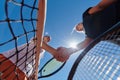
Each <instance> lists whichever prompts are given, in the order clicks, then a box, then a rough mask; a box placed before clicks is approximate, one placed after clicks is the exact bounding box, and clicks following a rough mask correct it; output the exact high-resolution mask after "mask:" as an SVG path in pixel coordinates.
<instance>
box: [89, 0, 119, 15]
mask: <svg viewBox="0 0 120 80" xmlns="http://www.w3.org/2000/svg"><path fill="white" fill-rule="evenodd" d="M116 1H117V0H102V1H101V2H99V3H98V4H97V5H96V6H94V7H93V8H91V9H90V10H89V11H88V13H89V14H94V13H96V12H99V11H102V10H104V9H105V8H107V7H108V6H110V5H111V4H114V3H115V2H116Z"/></svg>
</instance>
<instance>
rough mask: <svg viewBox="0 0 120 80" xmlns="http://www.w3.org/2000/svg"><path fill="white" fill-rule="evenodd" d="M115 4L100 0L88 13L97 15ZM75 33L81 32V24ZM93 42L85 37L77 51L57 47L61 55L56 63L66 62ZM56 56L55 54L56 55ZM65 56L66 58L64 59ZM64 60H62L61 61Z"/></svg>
mask: <svg viewBox="0 0 120 80" xmlns="http://www.w3.org/2000/svg"><path fill="white" fill-rule="evenodd" d="M115 2H117V0H102V1H101V2H99V3H98V4H97V5H96V6H94V7H93V8H91V9H90V10H89V11H88V13H89V14H94V13H97V12H99V11H102V10H104V9H105V8H107V7H108V6H110V5H111V4H114V3H115ZM76 31H83V25H82V24H81V23H79V24H78V25H77V26H76ZM92 41H93V39H92V38H89V37H86V38H85V40H84V41H83V42H81V43H79V44H78V45H77V47H78V48H77V49H73V48H65V47H59V48H58V49H59V50H58V52H60V53H61V54H58V56H59V57H56V59H57V60H58V61H66V60H67V59H68V58H69V56H70V55H71V54H73V53H75V52H77V51H79V50H81V49H84V48H86V47H87V46H88V45H89V44H90V43H91V42H92ZM56 54H57V53H56ZM64 56H67V57H64ZM63 58H64V59H63Z"/></svg>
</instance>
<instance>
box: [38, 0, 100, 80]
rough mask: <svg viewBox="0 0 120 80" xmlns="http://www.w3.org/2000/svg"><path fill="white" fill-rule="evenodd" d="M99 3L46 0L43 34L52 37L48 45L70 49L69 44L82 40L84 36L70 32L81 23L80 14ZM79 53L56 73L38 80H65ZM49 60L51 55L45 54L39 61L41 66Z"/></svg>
mask: <svg viewBox="0 0 120 80" xmlns="http://www.w3.org/2000/svg"><path fill="white" fill-rule="evenodd" d="M99 1H100V0H48V1H47V16H46V24H45V34H49V35H50V36H51V37H52V40H51V42H50V43H49V44H50V45H51V46H52V47H54V48H57V47H59V46H64V47H70V46H69V44H70V43H73V42H77V43H79V42H81V41H82V40H84V38H85V35H84V34H82V33H77V32H75V31H74V32H73V34H71V32H72V30H73V27H74V26H75V25H76V24H77V23H79V22H82V13H83V12H84V11H85V10H86V9H87V8H88V7H91V6H94V5H96V4H97V3H98V2H99ZM80 52H81V51H80ZM80 52H78V53H75V54H74V55H72V56H71V57H70V59H69V60H68V61H67V64H66V65H65V66H64V67H63V68H62V69H61V70H60V71H59V72H58V73H56V74H55V75H53V76H50V77H47V78H42V79H40V80H56V79H57V80H67V76H68V74H69V71H70V68H71V66H72V64H73V62H74V60H75V59H76V57H77V56H78V55H79V54H80ZM50 58H51V55H50V54H49V53H47V52H46V53H45V55H44V58H43V59H42V60H41V66H42V65H43V64H44V63H45V62H46V61H47V60H49V59H50Z"/></svg>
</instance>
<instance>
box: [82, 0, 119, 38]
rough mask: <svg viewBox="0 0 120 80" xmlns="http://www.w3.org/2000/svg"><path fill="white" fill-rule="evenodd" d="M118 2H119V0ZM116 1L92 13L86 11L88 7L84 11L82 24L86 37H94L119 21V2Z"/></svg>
mask: <svg viewBox="0 0 120 80" xmlns="http://www.w3.org/2000/svg"><path fill="white" fill-rule="evenodd" d="M118 2H119V3H120V0H119V1H118ZM118 2H117V3H116V4H113V5H111V6H109V7H108V8H106V9H104V10H102V11H100V12H97V13H95V14H92V15H90V14H89V13H88V10H89V9H90V8H88V9H87V10H86V11H85V12H84V14H83V25H84V29H85V32H86V35H87V36H88V37H90V38H92V39H95V38H96V37H98V36H99V35H100V34H102V33H103V32H105V31H106V30H108V29H109V28H111V27H112V26H113V25H114V24H115V23H117V22H118V21H120V4H118ZM118 8H119V9H118Z"/></svg>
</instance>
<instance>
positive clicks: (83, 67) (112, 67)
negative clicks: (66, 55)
mask: <svg viewBox="0 0 120 80" xmlns="http://www.w3.org/2000/svg"><path fill="white" fill-rule="evenodd" d="M68 80H120V22H119V23H118V24H116V25H115V26H113V28H111V29H110V30H108V31H107V32H106V33H104V34H103V35H101V36H100V37H99V38H97V39H96V40H95V41H94V42H93V43H91V44H90V45H89V46H88V47H87V49H85V50H84V51H83V53H81V54H80V56H79V57H78V59H77V60H76V62H75V63H74V66H73V68H72V69H71V72H70V74H69V77H68Z"/></svg>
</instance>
